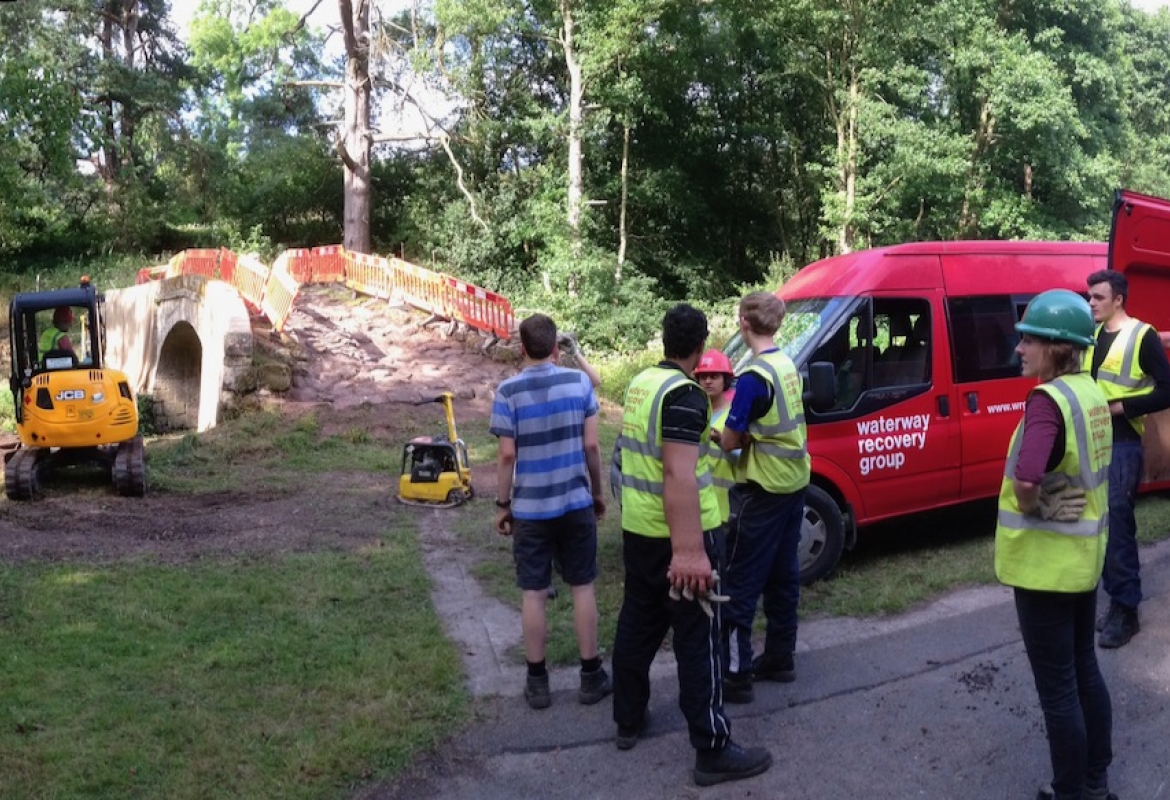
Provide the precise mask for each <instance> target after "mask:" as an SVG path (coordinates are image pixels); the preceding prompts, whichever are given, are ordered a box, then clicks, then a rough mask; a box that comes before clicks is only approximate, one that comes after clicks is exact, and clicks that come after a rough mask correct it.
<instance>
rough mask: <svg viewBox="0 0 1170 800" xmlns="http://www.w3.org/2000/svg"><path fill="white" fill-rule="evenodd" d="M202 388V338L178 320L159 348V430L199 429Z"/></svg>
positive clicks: (156, 395)
mask: <svg viewBox="0 0 1170 800" xmlns="http://www.w3.org/2000/svg"><path fill="white" fill-rule="evenodd" d="M202 389H203V342H202V341H201V340H200V339H199V334H198V332H196V330H195V328H194V327H192V325H191V323H189V322H186V321H180V322H176V323H175V325H174V326H173V327H172V328H171V330H170V331H169V332H168V333H167V335H166V338H165V339H163V343H162V347H161V348H159V355H158V366H157V368H156V369H155V373H154V392H153V395H154V418H155V424H156V425H157V426H158V428H159V430H164V431H165V430H198V429H200V428H201V427H202V426H201V425H200V419H199V408H200V402H201V397H202Z"/></svg>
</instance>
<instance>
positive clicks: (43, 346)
mask: <svg viewBox="0 0 1170 800" xmlns="http://www.w3.org/2000/svg"><path fill="white" fill-rule="evenodd" d="M68 335H69V334H68V333H66V332H65V331H63V330H61V329H60V328H58V327H56V326H55V325H50V326H49V327H48V328H46V329H45V331H44V333H42V334H41V340H40V341H39V342H37V347H38V349H39V350H40V353H39V356H38V357H39V358H44V357H45V353H47V352H49V351H50V350H56V349H57V343H58V342H60V341H61V340H62V339H64V338H65V337H66V336H68Z"/></svg>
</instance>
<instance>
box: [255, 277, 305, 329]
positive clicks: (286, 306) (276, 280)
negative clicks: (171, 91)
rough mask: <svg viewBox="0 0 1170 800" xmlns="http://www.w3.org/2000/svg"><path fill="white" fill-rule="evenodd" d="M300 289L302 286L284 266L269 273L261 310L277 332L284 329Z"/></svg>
mask: <svg viewBox="0 0 1170 800" xmlns="http://www.w3.org/2000/svg"><path fill="white" fill-rule="evenodd" d="M298 289H300V284H299V283H298V282H297V280H296V278H294V277H293V276H292V275H289V274H288V271H287V270H286V269H284V267H283V266H274V267H273V268H272V270H271V271H270V272H269V273H268V280H267V281H266V282H265V284H264V298H263V300H262V301H261V303H260V309H261V310H262V311H263V312H264V316H266V317H268V321H269V322H271V323H272V327H273V328H275V329H276V330H278V331H279V330H282V329H283V328H284V323H285V320H287V319H288V315H289V314H291V313H292V304H293V301H294V300H296V297H297V290H298Z"/></svg>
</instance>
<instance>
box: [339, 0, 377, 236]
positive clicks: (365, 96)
mask: <svg viewBox="0 0 1170 800" xmlns="http://www.w3.org/2000/svg"><path fill="white" fill-rule="evenodd" d="M338 4H339V11H340V14H341V25H342V29H343V32H344V41H345V54H346V67H345V130H344V133H343V135H342V137H341V142H340V148H339V149H340V153H341V160H342V163H343V165H344V169H345V217H344V220H345V231H344V233H343V235H342V243H343V244H344V246H345V248H346V249H347V250H354V251H356V252H359V253H368V252H370V248H371V246H370V206H371V202H372V201H371V187H370V93H371V84H370V3H369V0H356V2H354V0H338Z"/></svg>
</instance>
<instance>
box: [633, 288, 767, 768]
mask: <svg viewBox="0 0 1170 800" xmlns="http://www.w3.org/2000/svg"><path fill="white" fill-rule="evenodd" d="M706 343H707V318H706V317H705V316H703V312H701V311H699V310H698V309H696V308H693V307H691V306H689V305H686V304H685V303H683V304H679V305H677V306H675V307H674V308H672V309H671V310H670V311H668V312H667V314H666V317H665V318H664V319H663V321H662V349H663V351H664V355H665V357H666V358H665V359H664V360H663V361H660V362H659V363H658V365H657V366H653V367H650V368H649V369H646V370H643V371H642V372H641V373H639V374H638V375H636V376H634V379H633V380H632V381H630V385H629V388H627V389H626V398H625V404H624V409H623V412H622V430H621V434H620V436H619V437H618V445H619V447H620V449H621V474H620V479H621V496H622V561H623V563H624V564H625V588H624V594H623V597H622V609H621V611H620V612H619V613H618V621H617V633H616V635H615V636H614V644H613V662H612V663H613V718H614V722H616V723H617V739H616V742H615V743H616V744H617V747H618V749H619V750H629V749H630V748H632V747H634V746H635V745H636V744H637V743H638V739H639V738H640V737H641V735H642V734H643V733H644V732H645V730H646V727H647V725H648V724H649V716H648V711H647V706H648V704H649V701H650V665H651V663H652V662H653V661H654V656H655V655H656V654H657V653H658V648H659V647H660V646H661V645H662V640H663V639H664V638H665V637H666V632H667V630H668V629H673V630H674V639H673V642H672V643H673V646H674V656H675V659H676V660H677V662H678V704H679V708H680V709H682V712H683V716H684V717H685V718H686V721H687V731H688V733H689V734H690V741H691V746H692V747H694V748H695V767H694V771H693V773H692V775H693V777H694V780H695V783H697V784H699V785H700V786H709V785H711V784H715V783H722V782H724V781H733V780H738V779H740V778H748V777H751V776H753V775H759V774H760V773H761V772H763V771H765V770H766V769H768V767H770V766H771V765H772V756H771V754H770V753H769V752H768V751H767V750H765V749H764V748H762V747H751V748H743V747H740V746H739V745H738V744H736V743H735V742H733V741H732V740H731V722H730V721H729V720H728V719H727V715H726V714H724V713H723V691H722V677H723V659H722V632H721V620H722V612H721V609H720V606H719V604H718V603H717V602H716V603H711V602H709V601H710V600H711V599H714V597H713V595H712V594H711V593H712V592H714V591H716V590H717V588H718V585H717V581H718V578H717V577H716V575H715V571H716V570H717V569H718V565H719V562H720V559H721V558H722V553H723V524H722V522H723V520H722V517H721V515H720V513H719V501H718V500H717V499H716V497H715V486H714V483H713V482H712V480H711V470H710V466H709V464H708V460H707V458H706V457H705V456H704V455H703V450H704V449H705V447H706V444H707V438H708V436H709V435H710V434H709V427H708V426H709V425H710V420H711V404H710V402H709V401H708V400H707V395H706V394H705V393H704V392H703V390H702V389H701V388H700V387H699V384H697V383H695V381H694V379H693V378H692V375H693V373H694V370H695V366H696V365H697V364H698V363H699V357H700V356H701V355H702V354H703V348H704V346H705V345H706ZM700 599H702V600H703V603H700V602H698V601H699V600H700ZM719 599H722V598H719Z"/></svg>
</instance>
